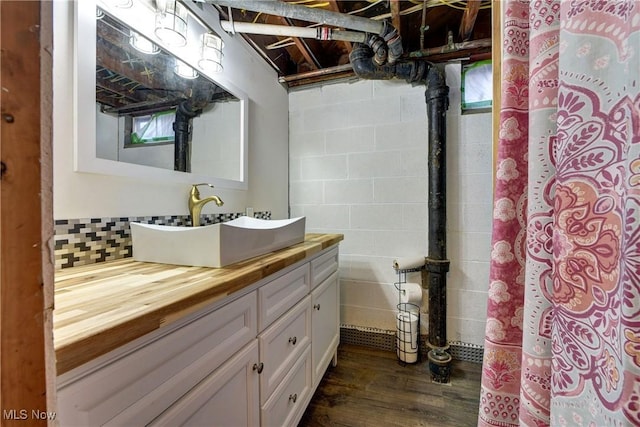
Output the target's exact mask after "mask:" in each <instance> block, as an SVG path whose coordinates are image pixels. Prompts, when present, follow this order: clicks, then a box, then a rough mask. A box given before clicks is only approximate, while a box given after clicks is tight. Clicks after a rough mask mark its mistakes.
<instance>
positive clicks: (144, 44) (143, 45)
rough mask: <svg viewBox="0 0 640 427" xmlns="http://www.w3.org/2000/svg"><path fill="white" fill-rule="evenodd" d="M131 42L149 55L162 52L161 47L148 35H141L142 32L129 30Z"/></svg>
mask: <svg viewBox="0 0 640 427" xmlns="http://www.w3.org/2000/svg"><path fill="white" fill-rule="evenodd" d="M129 31H130V32H129V44H130V45H131V46H133V47H134V48H135V49H136V50H137V51H140V52H142V53H147V54H149V55H155V54H156V53H160V48H159V47H158V45H156V44H155V43H153V42H151V41H150V40H149V39H147V38H146V37H143V36H142V35H140V33H138V32H136V31H133V30H129Z"/></svg>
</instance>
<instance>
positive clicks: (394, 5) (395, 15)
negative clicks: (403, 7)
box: [390, 0, 402, 36]
mask: <svg viewBox="0 0 640 427" xmlns="http://www.w3.org/2000/svg"><path fill="white" fill-rule="evenodd" d="M390 7H391V24H392V25H393V27H394V28H395V29H396V30H398V34H400V35H401V36H402V29H401V25H400V1H399V0H391V3H390Z"/></svg>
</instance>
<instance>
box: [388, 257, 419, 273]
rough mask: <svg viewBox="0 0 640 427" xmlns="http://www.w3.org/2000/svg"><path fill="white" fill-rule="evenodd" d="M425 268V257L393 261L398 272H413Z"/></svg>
mask: <svg viewBox="0 0 640 427" xmlns="http://www.w3.org/2000/svg"><path fill="white" fill-rule="evenodd" d="M423 266H424V257H423V256H417V257H411V258H397V259H394V260H393V268H395V269H396V270H412V269H414V268H420V267H423Z"/></svg>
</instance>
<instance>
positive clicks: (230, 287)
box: [53, 234, 343, 375]
mask: <svg viewBox="0 0 640 427" xmlns="http://www.w3.org/2000/svg"><path fill="white" fill-rule="evenodd" d="M342 239H343V235H342V234H307V235H306V236H305V241H304V242H302V243H299V244H297V245H294V246H290V247H288V248H285V249H281V250H279V251H275V252H270V253H268V254H265V255H262V256H259V257H255V258H251V259H249V260H246V261H243V262H239V263H236V264H232V265H229V266H227V267H223V268H209V267H185V266H177V265H168V264H156V263H149V262H139V261H133V259H132V258H125V259H122V260H117V261H109V262H103V263H97V264H91V265H85V266H80V267H72V268H66V269H62V270H58V271H56V274H55V310H54V314H53V319H54V320H53V324H54V326H53V334H54V347H55V353H56V367H57V371H58V375H60V374H63V373H65V372H67V371H69V370H71V369H73V368H75V367H78V366H80V365H82V364H84V363H86V362H89V361H91V360H93V359H95V358H96V357H98V356H101V355H103V354H105V353H108V352H109V351H111V350H114V349H116V348H118V347H120V346H122V345H124V344H126V343H128V342H130V341H133V340H134V339H136V338H138V337H141V336H143V335H145V334H147V333H149V332H153V331H155V330H157V329H159V328H161V327H163V326H166V325H168V324H169V323H171V322H174V321H176V320H178V319H181V318H183V317H184V316H186V315H188V314H191V313H194V312H196V311H198V310H199V309H201V308H204V307H206V306H208V305H210V304H212V303H214V302H216V301H219V300H221V299H224V298H226V297H228V296H229V295H231V294H233V293H234V292H237V291H239V290H241V289H243V288H245V287H247V286H250V285H252V284H254V283H256V282H257V281H259V280H261V279H263V278H265V277H267V276H270V275H271V274H273V273H276V272H278V271H280V270H282V269H284V268H286V267H288V266H290V265H293V264H295V263H297V262H298V261H302V260H303V259H305V258H307V257H310V256H312V255H314V254H316V253H319V252H321V251H322V250H324V249H326V248H328V247H330V246H333V245H335V244H337V243H338V242H340V241H341V240H342Z"/></svg>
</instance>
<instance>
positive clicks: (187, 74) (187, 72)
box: [173, 59, 198, 80]
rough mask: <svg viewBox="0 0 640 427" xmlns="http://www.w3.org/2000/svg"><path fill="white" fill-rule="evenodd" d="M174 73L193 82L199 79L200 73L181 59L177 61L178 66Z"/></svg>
mask: <svg viewBox="0 0 640 427" xmlns="http://www.w3.org/2000/svg"><path fill="white" fill-rule="evenodd" d="M173 72H174V73H176V74H177V75H179V76H180V77H182V78H184V79H189V80H191V79H195V78H197V77H198V72H197V71H196V70H194V69H193V68H191V67H190V66H188V65H187V64H185V63H184V62H182V61H180V60H179V59H176V65H175V67H174V68H173Z"/></svg>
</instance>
